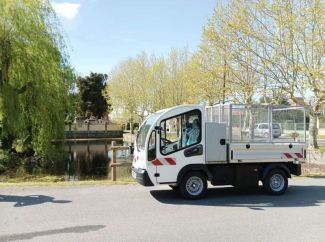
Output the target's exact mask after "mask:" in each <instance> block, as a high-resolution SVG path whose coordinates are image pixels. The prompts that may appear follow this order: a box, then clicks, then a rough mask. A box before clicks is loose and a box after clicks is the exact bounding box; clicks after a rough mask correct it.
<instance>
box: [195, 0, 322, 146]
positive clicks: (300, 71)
mask: <svg viewBox="0 0 325 242" xmlns="http://www.w3.org/2000/svg"><path fill="white" fill-rule="evenodd" d="M324 12H325V3H324V1H322V0H312V1H305V0H285V1H282V0H271V1H267V0H256V1H247V0H233V1H229V2H228V3H227V4H226V5H225V6H223V5H217V7H216V9H215V11H214V14H213V16H212V17H211V18H210V19H209V21H208V24H207V26H206V27H205V29H204V32H203V40H202V44H201V46H203V47H201V49H203V50H205V49H206V51H205V52H206V54H203V55H202V54H201V56H203V57H204V58H206V57H207V56H212V57H213V58H210V59H211V60H210V63H208V64H206V66H211V67H213V72H214V73H216V74H219V76H220V73H225V71H224V70H222V69H221V71H220V67H219V66H220V64H219V65H218V63H222V62H224V63H225V65H226V64H227V65H229V68H228V70H229V71H230V77H229V78H228V79H227V80H225V81H227V83H226V85H228V86H230V87H231V86H232V87H233V88H231V92H232V96H234V97H235V99H234V100H236V97H239V98H238V100H239V101H241V102H244V103H250V102H252V101H253V97H254V95H255V96H256V97H258V96H259V97H262V98H263V102H264V103H265V102H268V101H270V102H271V103H281V102H283V97H284V99H286V97H288V98H290V99H291V101H292V102H294V103H295V104H297V105H303V106H305V107H307V108H308V110H309V117H310V126H309V127H310V128H309V133H310V137H311V138H310V139H309V145H310V146H311V147H316V148H317V140H316V133H317V131H316V120H317V115H318V114H319V112H320V108H321V107H322V106H324V105H325V89H324V87H325V78H324V75H325V73H324V67H325V48H324V43H325V42H324V38H323V36H324V34H325V17H324V16H325V15H324ZM204 48H205V49H204ZM213 53H218V55H213ZM201 62H202V61H201ZM215 63H217V64H215ZM218 70H219V71H218ZM236 92H239V93H237V94H236ZM238 94H239V95H238Z"/></svg>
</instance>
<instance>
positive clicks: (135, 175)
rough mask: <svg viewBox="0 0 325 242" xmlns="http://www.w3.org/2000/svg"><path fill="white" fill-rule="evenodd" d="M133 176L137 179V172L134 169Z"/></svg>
mask: <svg viewBox="0 0 325 242" xmlns="http://www.w3.org/2000/svg"><path fill="white" fill-rule="evenodd" d="M132 177H133V178H134V179H137V173H135V172H134V171H132Z"/></svg>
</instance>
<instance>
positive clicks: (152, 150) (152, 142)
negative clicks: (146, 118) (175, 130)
mask: <svg viewBox="0 0 325 242" xmlns="http://www.w3.org/2000/svg"><path fill="white" fill-rule="evenodd" d="M154 159H156V131H152V133H151V135H150V138H149V143H148V161H152V160H154Z"/></svg>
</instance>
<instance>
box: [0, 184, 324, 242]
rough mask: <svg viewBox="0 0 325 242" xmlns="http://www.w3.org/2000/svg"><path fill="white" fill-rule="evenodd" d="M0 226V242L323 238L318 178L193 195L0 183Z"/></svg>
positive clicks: (123, 188) (133, 187) (118, 187)
mask: <svg viewBox="0 0 325 242" xmlns="http://www.w3.org/2000/svg"><path fill="white" fill-rule="evenodd" d="M0 225H1V226H0V241H25V240H26V241H27V240H30V241H164V242H165V241H250V242H251V241H286V242H287V241H308V242H310V241H325V178H314V179H313V178H295V179H292V180H290V187H289V189H288V191H287V193H286V194H284V195H283V196H279V197H275V196H268V195H265V194H263V192H262V191H261V190H258V191H239V190H236V189H235V188H231V187H223V188H211V189H210V190H209V192H208V194H207V198H205V199H203V200H198V201H188V200H184V199H182V198H180V197H179V196H178V194H177V193H176V192H174V191H172V190H170V189H169V187H167V186H162V187H153V188H145V187H142V186H140V185H116V186H115V185H113V186H109V185H98V186H69V187H25V188H22V187H17V188H9V187H8V188H0Z"/></svg>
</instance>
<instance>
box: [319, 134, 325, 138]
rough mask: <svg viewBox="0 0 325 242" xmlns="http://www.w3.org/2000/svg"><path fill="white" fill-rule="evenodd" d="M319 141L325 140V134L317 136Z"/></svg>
mask: <svg viewBox="0 0 325 242" xmlns="http://www.w3.org/2000/svg"><path fill="white" fill-rule="evenodd" d="M317 139H325V135H324V134H319V135H317Z"/></svg>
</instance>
